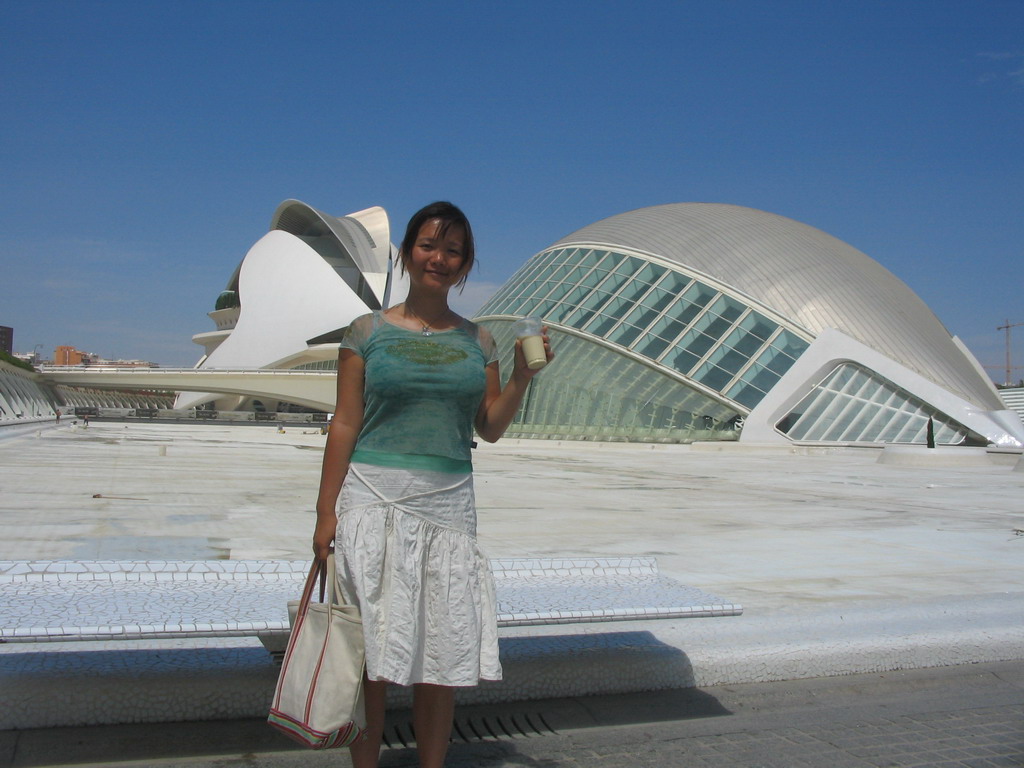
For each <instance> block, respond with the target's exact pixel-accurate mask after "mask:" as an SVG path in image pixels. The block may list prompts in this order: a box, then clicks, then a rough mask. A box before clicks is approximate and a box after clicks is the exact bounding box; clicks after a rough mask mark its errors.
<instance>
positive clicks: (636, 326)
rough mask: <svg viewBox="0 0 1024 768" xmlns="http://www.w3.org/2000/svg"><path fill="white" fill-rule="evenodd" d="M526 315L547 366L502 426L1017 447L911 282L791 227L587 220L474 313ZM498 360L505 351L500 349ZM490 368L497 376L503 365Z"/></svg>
mask: <svg viewBox="0 0 1024 768" xmlns="http://www.w3.org/2000/svg"><path fill="white" fill-rule="evenodd" d="M526 315H538V316H540V317H542V318H544V320H545V321H546V322H547V324H548V325H549V327H550V328H551V329H552V331H553V333H552V342H553V345H554V346H555V347H556V350H557V353H558V360H557V363H556V364H555V365H552V366H551V369H550V370H549V371H546V372H545V374H544V376H541V377H539V378H538V379H536V380H535V382H534V384H533V385H532V392H531V393H530V395H529V397H528V399H527V400H526V401H525V402H524V404H523V407H522V408H521V409H520V412H519V414H518V415H517V417H516V421H515V423H514V424H513V427H512V429H511V430H510V433H513V434H519V435H521V436H534V437H557V438H563V439H566V438H568V439H572V438H577V439H594V440H616V439H617V440H640V441H670V442H689V441H693V440H708V439H742V440H744V441H750V442H781V443H785V442H798V443H803V442H806V443H838V444H863V443H872V444H878V443H924V442H925V441H926V439H927V432H928V429H929V426H928V425H929V421H931V422H932V424H933V425H934V433H935V440H936V442H937V443H947V444H963V443H967V444H996V445H1000V446H1006V447H1021V446H1024V427H1022V425H1021V422H1020V419H1019V418H1018V417H1017V415H1016V414H1015V413H1013V412H1011V411H1007V410H1006V409H1005V405H1003V403H1002V402H1001V400H1000V399H999V396H998V394H997V392H996V390H995V388H994V386H993V385H992V383H991V382H990V381H989V379H988V377H987V376H986V375H985V373H984V371H983V370H982V369H981V366H980V365H979V364H978V363H977V361H976V360H975V359H974V358H973V356H972V355H971V354H970V352H968V351H967V349H966V347H965V346H964V345H963V344H962V343H961V342H960V341H959V340H958V339H956V338H955V337H952V336H950V334H949V333H948V332H947V331H946V330H945V328H944V327H943V326H942V323H941V322H940V321H939V320H938V318H936V316H935V315H934V313H932V312H931V310H930V309H928V307H927V306H926V305H925V304H924V302H922V301H921V299H920V298H918V297H917V295H916V294H914V292H913V291H912V290H910V288H908V287H907V286H906V285H905V284H904V283H903V282H902V281H900V280H899V279H898V278H896V277H895V276H894V275H893V274H892V273H890V272H889V271H888V270H886V269H885V268H884V267H883V266H881V265H880V264H878V263H877V262H876V261H874V260H872V259H871V258H869V257H868V256H866V255H865V254H863V253H861V252H860V251H858V250H856V249H855V248H852V247H851V246H849V245H847V244H845V243H843V242H841V241H839V240H837V239H836V238H834V237H832V236H830V235H828V234H826V233H824V232H822V231H820V230H817V229H814V228H813V227H809V226H807V225H805V224H801V223H799V222H796V221H793V220H791V219H787V218H784V217H782V216H776V215H774V214H770V213H765V212H763V211H757V210H753V209H750V208H742V207H738V206H732V205H720V204H707V203H681V204H674V205H661V206H655V207H652V208H643V209H640V210H635V211H630V212H628V213H623V214H620V215H618V216H612V217H611V218H608V219H604V220H602V221H599V222H597V223H595V224H592V225H590V226H587V227H584V228H583V229H580V230H578V231H576V232H574V233H572V234H571V235H568V236H567V237H565V238H562V239H561V240H559V241H558V242H556V243H554V244H553V245H552V246H550V247H549V248H546V249H545V250H543V251H541V252H540V253H538V254H537V255H536V256H534V257H533V258H532V259H530V260H529V261H528V262H527V263H526V264H525V265H524V266H523V267H522V268H521V269H520V270H519V271H518V272H517V273H516V274H515V275H513V277H512V278H511V279H510V280H509V281H508V282H507V283H506V284H505V285H504V286H503V287H502V288H501V290H499V291H498V293H497V294H495V296H494V297H493V298H492V299H491V300H490V301H489V302H487V304H486V305H485V306H484V307H483V308H482V309H481V311H480V313H479V315H478V317H477V320H478V321H480V322H482V323H483V324H484V325H487V326H488V327H489V328H490V329H491V331H492V332H493V333H494V335H495V337H496V339H497V340H498V343H499V348H502V349H505V350H508V349H509V348H510V344H511V340H512V339H511V324H512V322H513V321H514V320H515V319H516V318H518V317H522V316H526ZM507 355H508V353H507V352H506V356H507ZM510 362H511V361H510V359H506V360H504V361H503V366H502V368H503V370H504V371H505V372H506V375H507V372H508V371H509V370H510V369H511V368H510Z"/></svg>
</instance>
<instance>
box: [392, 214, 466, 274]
mask: <svg viewBox="0 0 1024 768" xmlns="http://www.w3.org/2000/svg"><path fill="white" fill-rule="evenodd" d="M434 219H438V220H440V223H441V226H440V228H439V229H438V233H437V234H438V235H439V236H440V237H444V236H445V235H446V234H448V230H450V229H451V228H452V227H459V228H461V229H462V231H463V233H464V237H465V242H463V244H462V267H461V270H462V277H461V278H459V282H457V283H456V284H455V285H456V287H457V288H461V287H462V286H463V285H465V284H466V278H467V277H469V271H470V270H471V269H472V268H473V262H474V261H476V248H475V246H474V245H473V229H472V228H471V227H470V226H469V219H467V218H466V214H464V213H463V212H462V211H461V210H460V209H459V208H458V206H455V205H452V204H451V203H448V202H445V201H444V200H439V201H437V202H436V203H431V204H430V205H425V206H424V207H422V208H420V209H419V210H418V211H416V213H414V214H413V215H412V218H411V219H409V224H408V225H407V226H406V228H405V237H403V238H402V245H401V246H400V247H399V250H398V255H399V261H400V262H401V265H402V271H403V272H405V260H406V258H407V257H408V254H410V253H412V248H413V246H414V245H415V244H416V238H417V237H419V234H420V230H421V229H422V228H423V225H424V224H426V223H427V222H428V221H433V220H434Z"/></svg>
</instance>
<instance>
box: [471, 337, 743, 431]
mask: <svg viewBox="0 0 1024 768" xmlns="http://www.w3.org/2000/svg"><path fill="white" fill-rule="evenodd" d="M482 324H483V325H485V326H486V327H487V328H488V329H489V330H490V331H491V333H492V334H494V339H495V341H496V342H497V344H498V349H500V350H503V353H502V358H501V360H500V367H501V371H502V377H503V379H504V380H505V381H507V379H508V376H509V375H510V374H511V371H512V348H513V344H514V341H515V340H514V338H513V337H512V323H511V322H510V321H503V320H484V321H482ZM551 343H552V347H553V348H554V350H555V353H556V354H557V356H558V365H553V366H552V367H551V368H550V370H548V371H545V372H544V374H543V376H540V377H538V378H537V379H535V380H534V381H533V383H532V384H531V385H530V390H529V392H528V393H527V396H526V398H525V399H524V401H523V404H522V405H521V406H520V408H519V412H518V413H517V414H516V417H515V419H514V421H513V422H512V425H511V426H510V427H509V429H508V431H507V433H506V434H507V435H509V436H516V437H546V438H552V439H560V440H573V439H575V440H613V441H614V440H621V441H639V442H673V443H685V442H692V441H694V440H735V439H737V438H738V437H739V431H738V429H737V426H736V425H737V422H738V421H739V418H740V414H739V412H738V411H736V410H735V409H732V408H729V407H728V406H726V405H723V404H722V403H720V402H719V401H717V400H715V399H713V398H711V397H709V396H708V395H706V394H704V393H702V392H698V391H696V390H693V389H690V388H688V387H687V386H686V385H685V384H683V383H681V382H679V381H677V380H675V379H672V378H670V377H668V376H665V375H664V374H663V373H661V372H659V371H658V370H656V369H654V368H653V367H650V366H648V365H644V364H643V363H640V362H638V361H636V360H632V359H630V358H626V357H623V356H622V355H621V354H620V353H619V352H616V351H615V350H614V349H610V348H607V347H604V346H602V345H600V344H595V343H593V342H591V341H588V340H587V339H584V338H580V337H578V336H574V335H571V334H566V333H562V334H556V335H555V336H553V337H552V339H551Z"/></svg>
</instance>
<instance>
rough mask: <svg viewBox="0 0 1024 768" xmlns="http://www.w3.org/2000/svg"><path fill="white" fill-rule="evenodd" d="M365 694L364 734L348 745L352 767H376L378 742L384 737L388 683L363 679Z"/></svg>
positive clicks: (378, 757)
mask: <svg viewBox="0 0 1024 768" xmlns="http://www.w3.org/2000/svg"><path fill="white" fill-rule="evenodd" d="M363 688H364V691H365V694H366V734H365V736H364V737H363V738H362V739H360V740H359V741H357V742H355V743H353V744H352V745H350V746H349V752H350V753H351V754H352V766H353V768H377V761H378V760H379V759H380V742H381V739H382V738H383V737H384V704H385V702H386V700H387V691H388V684H387V682H386V681H385V680H366V679H365V678H364V679H363Z"/></svg>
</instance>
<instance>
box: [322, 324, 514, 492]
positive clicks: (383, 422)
mask: <svg viewBox="0 0 1024 768" xmlns="http://www.w3.org/2000/svg"><path fill="white" fill-rule="evenodd" d="M341 346H342V347H345V348H347V349H351V350H352V351H353V352H355V353H356V354H357V355H359V356H360V357H361V358H363V364H364V368H365V382H364V385H363V402H364V409H363V428H362V430H360V432H359V438H358V440H357V441H356V447H355V451H354V453H353V454H352V461H359V462H364V463H367V464H377V465H382V466H388V467H403V468H406V469H433V470H440V471H443V472H469V471H472V466H473V465H472V462H471V458H470V444H471V443H472V440H473V420H474V419H475V418H476V412H477V409H478V407H479V406H480V401H481V400H482V399H483V395H484V388H485V385H486V381H487V378H486V374H485V372H484V368H485V367H486V366H487V365H488V364H490V363H492V362H493V361H495V360H497V359H498V353H497V350H496V348H495V345H494V339H493V338H492V336H491V334H490V333H489V332H488V331H487V330H486V329H485V328H482V327H480V326H478V325H476V323H471V322H470V321H469V320H463V322H462V323H461V324H460V325H459V326H458V327H456V328H452V329H451V330H447V331H435V332H434V333H432V334H431V335H430V336H424V335H423V334H422V333H420V332H419V331H410V330H409V329H407V328H401V327H399V326H397V325H394V324H393V323H391V322H389V321H388V320H387V319H386V318H385V317H384V316H383V314H382V313H381V312H379V311H378V312H372V313H371V314H368V315H362V316H361V317H358V318H356V319H355V320H354V321H353V322H352V325H350V326H349V328H348V331H346V333H345V337H344V338H343V339H342V342H341Z"/></svg>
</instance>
